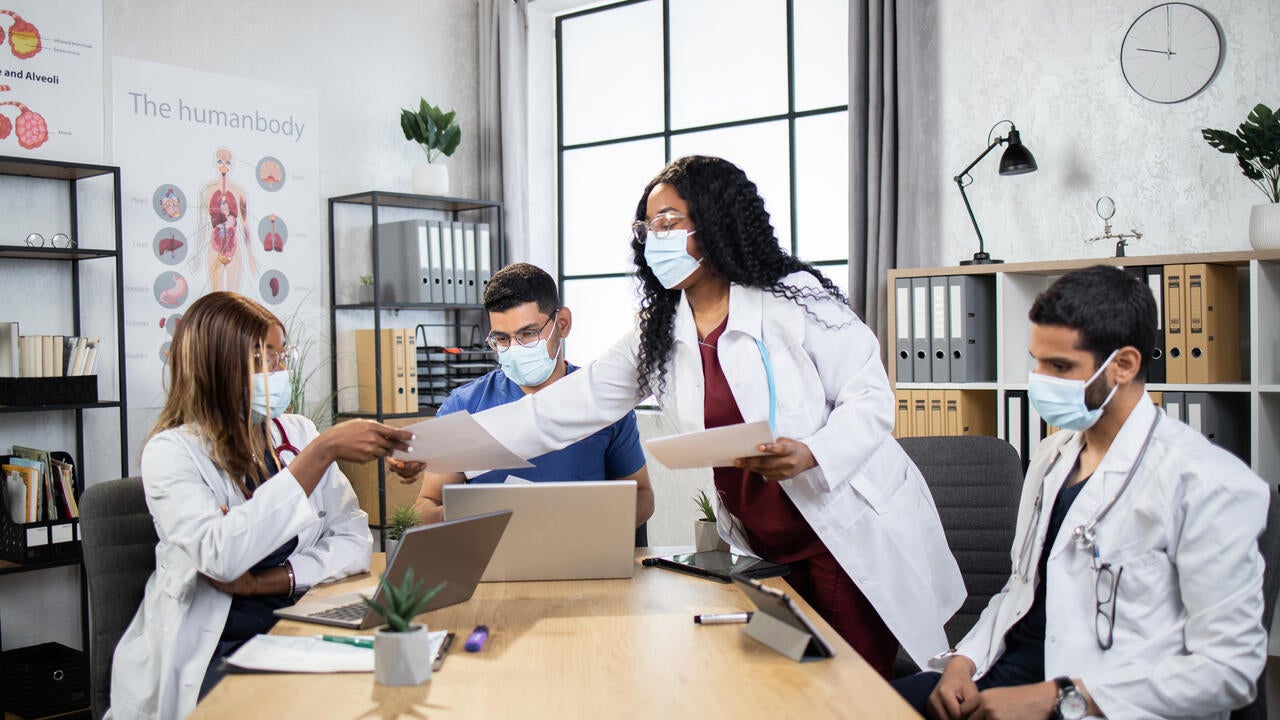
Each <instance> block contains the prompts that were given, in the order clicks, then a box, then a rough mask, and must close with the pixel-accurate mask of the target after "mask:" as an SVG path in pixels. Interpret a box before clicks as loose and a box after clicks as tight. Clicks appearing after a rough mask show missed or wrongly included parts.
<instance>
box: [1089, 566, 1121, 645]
mask: <svg viewBox="0 0 1280 720" xmlns="http://www.w3.org/2000/svg"><path fill="white" fill-rule="evenodd" d="M1122 572H1124V568H1123V567H1121V568H1118V569H1115V570H1112V569H1111V563H1102V565H1101V566H1099V567H1098V579H1097V580H1096V581H1095V582H1094V585H1093V596H1094V601H1095V605H1094V617H1093V629H1094V631H1095V632H1096V633H1097V636H1098V647H1099V648H1101V649H1103V650H1110V649H1111V643H1112V641H1113V640H1114V639H1115V637H1114V636H1115V629H1116V628H1115V625H1116V593H1117V591H1118V590H1119V589H1120V573H1122Z"/></svg>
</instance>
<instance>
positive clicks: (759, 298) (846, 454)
mask: <svg viewBox="0 0 1280 720" xmlns="http://www.w3.org/2000/svg"><path fill="white" fill-rule="evenodd" d="M635 220H636V222H635V224H634V227H633V236H632V240H631V249H632V251H633V252H634V261H635V266H636V274H637V275H638V277H639V279H640V281H641V283H642V285H643V298H642V300H641V309H640V313H639V322H638V326H637V327H636V329H635V331H634V332H633V333H631V334H629V335H628V336H626V337H624V338H623V339H622V340H620V341H619V342H618V343H617V344H615V345H614V346H613V347H612V348H611V349H609V350H608V351H607V352H606V353H605V354H604V355H603V356H602V357H600V358H599V359H598V360H597V361H596V362H595V363H593V364H591V365H589V366H587V367H585V368H583V369H581V370H579V371H578V372H576V373H573V374H572V375H570V376H568V377H566V378H564V379H562V380H561V381H559V382H557V383H556V384H555V385H554V386H551V387H548V388H545V389H543V390H542V391H540V392H539V393H537V394H536V395H530V396H528V397H527V398H525V399H522V400H520V401H518V402H515V403H510V404H508V405H504V406H502V407H498V408H494V409H491V410H487V411H485V412H482V413H478V414H477V415H476V416H475V417H476V419H477V420H478V421H479V422H480V423H481V424H482V425H483V426H484V427H485V428H486V429H488V430H489V431H490V432H491V433H492V434H493V435H494V436H495V437H497V438H499V439H500V440H501V441H502V442H504V443H506V444H507V445H508V446H509V447H511V448H512V449H513V450H515V451H516V452H518V453H520V454H521V456H522V457H535V456H538V455H542V454H544V453H546V452H549V451H551V450H555V449H558V448H561V447H564V446H566V445H569V444H570V443H573V442H575V441H577V440H579V439H581V438H583V437H586V436H587V435H589V434H591V433H592V432H595V431H596V430H598V429H599V428H602V427H604V426H606V425H608V424H609V423H612V422H614V421H615V420H617V419H618V418H620V417H622V416H623V415H625V414H626V413H627V412H628V411H629V410H631V408H632V407H634V406H635V405H636V404H637V403H638V402H640V401H641V400H642V399H644V398H645V397H647V396H649V395H650V394H652V395H653V396H654V397H655V398H656V399H657V401H658V404H659V405H660V406H661V407H662V410H663V411H664V413H665V414H666V415H667V417H668V418H669V420H670V421H671V423H672V425H673V426H674V428H675V429H676V430H677V431H678V432H689V431H695V430H703V429H704V428H711V427H718V426H723V425H731V424H734V423H739V422H743V421H744V420H745V421H758V420H770V421H772V422H773V423H774V425H773V427H774V437H775V440H774V442H771V443H767V444H764V445H761V446H760V447H759V451H760V452H761V453H763V456H760V457H751V458H742V459H739V460H737V461H736V462H735V467H722V468H715V469H714V472H713V477H714V482H715V488H716V492H715V493H714V494H715V495H716V498H717V503H718V509H719V512H718V513H717V516H718V518H719V520H720V526H719V527H720V534H721V536H722V537H723V538H725V539H726V540H727V541H728V542H729V543H730V545H731V546H732V547H733V548H734V550H735V551H737V552H747V553H750V554H753V555H756V556H759V557H763V558H765V559H766V560H771V561H773V562H783V563H789V564H790V566H791V573H790V575H788V577H787V581H788V582H789V583H790V584H791V585H792V586H793V587H794V588H795V589H796V592H797V593H799V594H800V595H801V596H802V597H803V598H804V599H805V600H807V601H808V602H809V603H810V604H811V605H812V606H813V607H814V608H815V609H816V610H817V611H818V613H820V614H821V615H822V616H823V617H824V618H825V619H826V620H827V621H828V622H830V623H831V625H832V626H833V627H834V628H835V629H836V631H837V632H839V633H840V635H841V636H842V637H843V638H845V639H846V640H847V641H848V642H849V643H850V644H851V645H852V646H853V647H854V648H855V649H856V650H857V651H858V653H859V654H861V655H862V657H864V658H865V659H866V660H867V661H868V662H869V663H870V664H871V665H872V666H873V667H874V668H876V669H877V670H878V671H879V672H880V673H881V674H883V675H885V676H886V677H887V676H888V675H889V673H890V672H891V668H892V665H893V659H894V656H895V655H896V653H897V649H898V645H899V643H901V645H902V646H903V647H904V648H905V649H906V651H907V652H908V653H909V654H910V655H911V656H912V657H913V658H915V659H916V660H917V662H924V661H925V660H926V659H927V658H929V657H931V656H932V654H934V653H937V652H939V651H941V650H943V649H945V648H946V647H947V644H946V637H945V635H944V634H943V631H942V624H943V622H945V621H946V620H947V619H948V618H949V617H950V616H951V614H952V613H953V612H954V611H955V610H956V608H957V607H959V605H960V603H961V602H962V601H963V600H964V597H965V590H964V584H963V582H962V581H961V578H960V572H959V569H958V568H957V567H956V564H955V559H954V558H953V557H952V555H951V552H950V550H949V549H948V548H947V543H946V539H945V537H944V536H943V532H942V525H941V523H940V521H939V520H938V514H937V509H936V508H935V507H934V504H933V499H932V497H931V496H930V494H929V490H928V488H927V487H926V486H925V484H924V480H923V478H922V477H921V475H920V473H919V471H918V470H916V468H915V466H914V465H912V463H911V461H910V460H909V459H908V458H907V456H906V454H905V453H904V452H903V451H902V448H901V447H899V445H898V444H897V442H896V441H895V440H894V439H893V438H892V437H891V435H890V431H891V430H892V427H893V420H894V398H893V393H892V391H891V390H890V389H889V382H888V378H887V376H886V374H885V369H884V365H883V364H882V362H881V356H880V348H879V345H878V343H877V342H876V338H875V335H874V334H872V333H871V331H870V330H868V329H867V327H866V326H865V325H863V324H862V322H860V321H859V320H858V318H857V316H856V315H854V313H853V312H852V311H851V310H850V309H849V307H848V305H847V303H846V300H845V298H844V296H843V294H842V293H841V292H840V290H839V289H838V288H837V287H836V286H835V285H834V284H833V283H832V282H831V280H829V279H828V278H826V277H825V276H823V274H822V273H821V272H820V271H818V269H817V268H815V267H813V266H812V265H810V264H808V263H805V262H802V261H800V260H798V259H796V258H795V257H792V256H791V255H789V254H787V253H786V252H784V251H783V250H782V249H781V248H780V247H779V246H778V240H777V237H776V236H775V235H774V231H773V226H772V225H771V224H770V220H769V214H768V212H767V211H766V210H765V207H764V200H763V199H762V198H761V197H760V194H759V192H758V191H757V189H756V186H755V184H754V183H752V182H751V181H750V180H749V179H748V178H747V176H746V175H745V174H744V173H743V172H742V170H740V169H739V168H738V167H737V166H735V165H733V164H732V163H730V162H728V161H725V160H722V159H720V158H714V157H697V156H695V157H686V158H682V159H680V160H676V161H675V162H673V163H671V164H670V165H668V166H667V167H666V168H665V169H664V170H663V171H662V172H661V173H660V174H659V175H658V176H657V177H656V178H654V179H653V180H652V181H651V182H650V183H649V184H648V186H647V187H646V188H645V190H644V194H643V195H642V196H641V198H640V202H639V205H638V207H637V209H636V216H635Z"/></svg>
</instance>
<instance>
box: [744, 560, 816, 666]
mask: <svg viewBox="0 0 1280 720" xmlns="http://www.w3.org/2000/svg"><path fill="white" fill-rule="evenodd" d="M733 582H734V583H736V584H737V585H738V587H739V588H740V589H741V590H742V592H743V593H745V594H746V596H747V598H748V599H749V600H751V602H752V603H753V604H755V606H756V612H754V613H752V615H751V620H750V622H748V623H747V628H746V633H747V635H750V636H751V637H753V638H755V639H756V640H759V641H760V642H762V643H764V644H765V645H768V646H769V647H771V648H773V649H774V650H777V651H778V652H780V653H782V654H783V655H786V656H787V657H789V658H791V659H792V660H795V661H796V662H804V661H806V660H822V659H825V658H829V657H833V656H834V655H835V651H834V650H832V649H831V646H830V645H828V644H827V642H826V641H825V640H823V639H822V636H821V635H819V634H818V631H817V630H816V629H814V627H813V625H812V624H810V623H809V619H808V618H806V617H805V616H804V613H802V612H800V608H798V607H796V604H795V602H793V601H792V600H791V598H790V597H788V596H787V594H786V593H784V592H782V591H781V590H778V589H776V588H771V587H768V586H765V585H761V584H760V581H758V580H752V579H751V578H745V577H742V576H741V575H734V576H733Z"/></svg>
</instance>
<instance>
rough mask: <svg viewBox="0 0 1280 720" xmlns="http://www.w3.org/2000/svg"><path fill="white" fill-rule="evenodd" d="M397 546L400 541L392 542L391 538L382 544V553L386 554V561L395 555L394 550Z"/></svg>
mask: <svg viewBox="0 0 1280 720" xmlns="http://www.w3.org/2000/svg"><path fill="white" fill-rule="evenodd" d="M399 546H400V541H399V540H392V539H391V538H387V541H386V542H384V543H382V551H383V552H385V553H386V554H387V559H388V560H390V559H391V558H392V557H393V556H394V555H395V554H396V548H397V547H399Z"/></svg>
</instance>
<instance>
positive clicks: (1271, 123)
mask: <svg viewBox="0 0 1280 720" xmlns="http://www.w3.org/2000/svg"><path fill="white" fill-rule="evenodd" d="M1200 134H1201V135H1202V136H1203V137H1204V139H1205V142H1207V143H1209V144H1210V145H1211V146H1213V147H1214V149H1216V150H1217V151H1218V152H1222V153H1226V154H1228V155H1235V156H1236V160H1237V161H1238V162H1239V163H1240V170H1241V171H1242V172H1243V173H1244V176H1245V177H1247V178H1249V181H1250V182H1252V183H1253V184H1254V185H1257V186H1258V189H1259V190H1261V191H1262V194H1264V195H1266V196H1267V199H1268V200H1270V201H1271V202H1273V203H1280V115H1277V114H1276V113H1273V112H1272V111H1271V108H1269V107H1267V106H1266V105H1263V104H1262V103H1258V104H1257V105H1255V106H1254V108H1253V110H1252V111H1251V112H1250V113H1249V116H1248V117H1247V118H1245V121H1244V122H1242V123H1240V127H1238V128H1236V131H1235V132H1234V133H1233V132H1230V131H1228V130H1212V129H1209V128H1205V129H1204V130H1201V131H1200Z"/></svg>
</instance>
